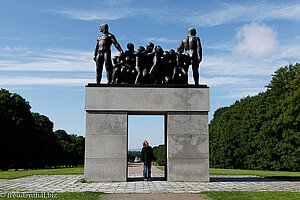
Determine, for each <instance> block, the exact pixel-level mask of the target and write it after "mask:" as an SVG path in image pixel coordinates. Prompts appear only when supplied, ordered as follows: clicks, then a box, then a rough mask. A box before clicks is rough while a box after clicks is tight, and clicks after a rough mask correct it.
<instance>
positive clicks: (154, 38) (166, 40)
mask: <svg viewBox="0 0 300 200" xmlns="http://www.w3.org/2000/svg"><path fill="white" fill-rule="evenodd" d="M145 40H146V41H150V42H161V43H178V40H172V39H169V38H166V37H159V38H156V37H151V38H146V39H145Z"/></svg>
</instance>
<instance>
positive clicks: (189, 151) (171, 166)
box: [166, 112, 209, 181]
mask: <svg viewBox="0 0 300 200" xmlns="http://www.w3.org/2000/svg"><path fill="white" fill-rule="evenodd" d="M166 121H167V172H168V180H169V181H209V162H208V160H209V137H208V116H207V112H168V113H167V120H166Z"/></svg>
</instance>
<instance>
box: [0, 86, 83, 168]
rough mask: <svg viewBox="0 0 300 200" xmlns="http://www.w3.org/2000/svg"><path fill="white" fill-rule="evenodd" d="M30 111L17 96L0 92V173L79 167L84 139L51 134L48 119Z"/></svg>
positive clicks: (58, 132)
mask: <svg viewBox="0 0 300 200" xmlns="http://www.w3.org/2000/svg"><path fill="white" fill-rule="evenodd" d="M30 108H31V107H30V105H29V103H28V102H27V101H26V100H25V99H24V98H22V97H21V96H20V95H18V94H12V93H10V92H9V91H8V90H5V89H1V90H0V126H1V132H0V141H1V145H0V153H1V162H0V170H8V169H16V170H18V169H37V168H46V167H52V166H71V165H83V157H84V137H82V136H76V135H69V134H67V133H66V132H65V131H62V130H58V131H56V132H55V133H54V132H53V123H52V122H51V121H50V120H49V118H48V117H46V116H44V115H40V114H39V113H31V112H30ZM61 132H64V133H63V134H62V133H61ZM62 135H63V136H62Z"/></svg>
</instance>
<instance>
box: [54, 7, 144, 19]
mask: <svg viewBox="0 0 300 200" xmlns="http://www.w3.org/2000/svg"><path fill="white" fill-rule="evenodd" d="M51 12H53V13H55V14H60V15H63V16H66V17H69V18H71V19H78V20H84V21H89V20H117V19H120V18H124V17H129V16H131V15H135V14H136V13H138V10H135V9H131V8H106V9H100V11H98V10H80V9H77V10H71V9H65V10H52V11H51Z"/></svg>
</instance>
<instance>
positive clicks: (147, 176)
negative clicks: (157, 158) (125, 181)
mask: <svg viewBox="0 0 300 200" xmlns="http://www.w3.org/2000/svg"><path fill="white" fill-rule="evenodd" d="M152 161H154V155H153V150H152V147H151V146H149V143H148V142H147V140H144V142H143V148H142V163H144V172H143V174H144V180H145V181H146V180H147V181H150V180H151V162H152Z"/></svg>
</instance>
